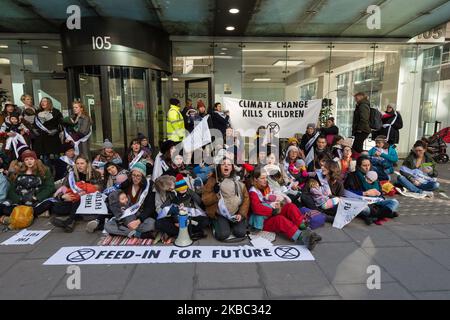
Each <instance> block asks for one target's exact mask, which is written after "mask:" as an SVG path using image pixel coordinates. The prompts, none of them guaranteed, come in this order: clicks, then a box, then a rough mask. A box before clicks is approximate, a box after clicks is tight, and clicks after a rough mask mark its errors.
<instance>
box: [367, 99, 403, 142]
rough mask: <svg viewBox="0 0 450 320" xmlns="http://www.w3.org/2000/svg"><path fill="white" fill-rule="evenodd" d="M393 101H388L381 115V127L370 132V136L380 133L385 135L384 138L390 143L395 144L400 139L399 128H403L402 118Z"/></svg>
mask: <svg viewBox="0 0 450 320" xmlns="http://www.w3.org/2000/svg"><path fill="white" fill-rule="evenodd" d="M396 109H397V107H396V105H395V104H394V103H390V104H388V105H387V107H386V112H385V113H384V114H383V115H382V117H381V122H382V123H383V127H382V128H381V129H380V130H379V131H376V132H373V133H372V137H377V136H380V135H383V136H386V140H387V142H388V143H389V144H390V145H396V144H398V143H399V139H400V129H401V128H403V119H402V116H401V114H400V112H398V111H397V110H396Z"/></svg>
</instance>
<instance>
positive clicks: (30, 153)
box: [20, 150, 37, 161]
mask: <svg viewBox="0 0 450 320" xmlns="http://www.w3.org/2000/svg"><path fill="white" fill-rule="evenodd" d="M25 158H33V159H34V160H37V155H36V152H34V151H33V150H25V151H24V152H22V154H21V155H20V159H21V160H22V161H24V160H25Z"/></svg>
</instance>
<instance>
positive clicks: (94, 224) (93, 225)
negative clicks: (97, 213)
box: [86, 219, 100, 233]
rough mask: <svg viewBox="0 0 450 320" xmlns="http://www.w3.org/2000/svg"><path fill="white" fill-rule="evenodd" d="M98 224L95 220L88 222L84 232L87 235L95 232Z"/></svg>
mask: <svg viewBox="0 0 450 320" xmlns="http://www.w3.org/2000/svg"><path fill="white" fill-rule="evenodd" d="M99 224H100V223H99V221H98V220H97V219H95V220H92V221H89V222H88V223H87V225H86V231H87V232H89V233H93V232H95V231H97V228H98V225H99Z"/></svg>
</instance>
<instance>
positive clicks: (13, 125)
mask: <svg viewBox="0 0 450 320" xmlns="http://www.w3.org/2000/svg"><path fill="white" fill-rule="evenodd" d="M20 118H21V117H20V114H19V113H16V112H13V113H11V114H10V115H9V121H8V122H6V121H5V122H4V123H3V124H2V125H1V127H0V138H6V143H5V146H4V148H3V149H4V150H5V151H6V152H7V153H8V154H9V159H10V160H17V157H18V156H19V153H20V150H23V149H24V148H29V146H28V145H27V141H26V140H27V139H26V138H27V137H28V135H29V132H30V131H29V130H28V128H27V127H26V126H25V125H24V124H23V123H22V122H21V120H20Z"/></svg>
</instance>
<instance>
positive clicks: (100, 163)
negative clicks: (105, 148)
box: [92, 160, 106, 168]
mask: <svg viewBox="0 0 450 320" xmlns="http://www.w3.org/2000/svg"><path fill="white" fill-rule="evenodd" d="M105 164H106V162H103V161H98V160H94V161H92V166H93V167H94V168H103V167H104V166H105Z"/></svg>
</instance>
